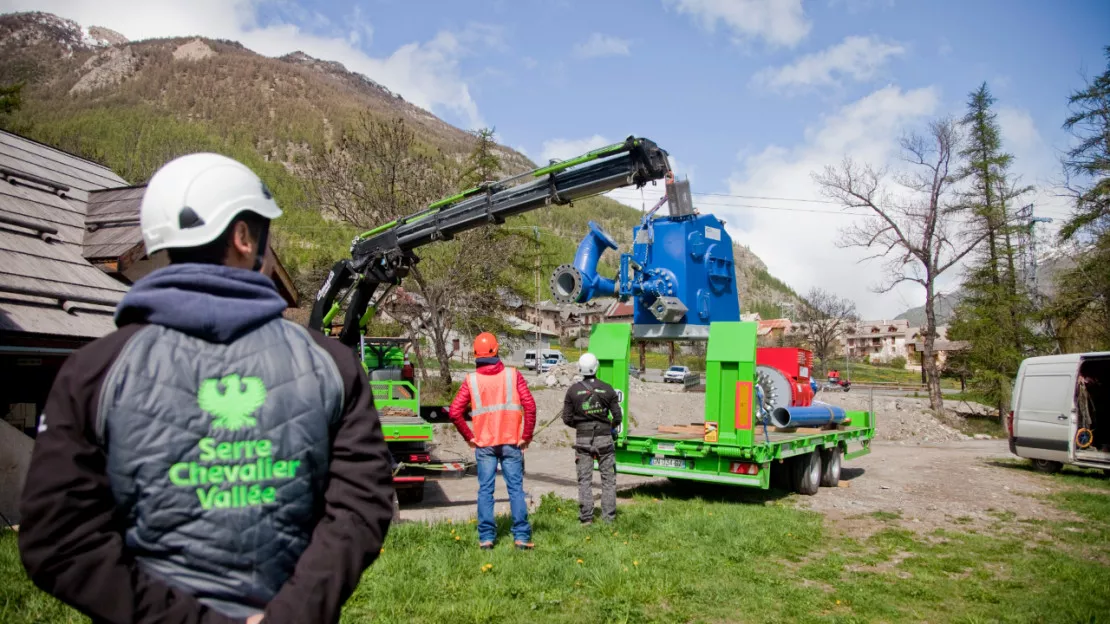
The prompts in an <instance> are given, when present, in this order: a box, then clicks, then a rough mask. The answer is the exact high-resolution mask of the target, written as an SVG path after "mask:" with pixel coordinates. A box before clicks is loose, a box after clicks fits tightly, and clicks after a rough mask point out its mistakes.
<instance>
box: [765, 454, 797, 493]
mask: <svg viewBox="0 0 1110 624" xmlns="http://www.w3.org/2000/svg"><path fill="white" fill-rule="evenodd" d="M794 459H795V458H793V457H787V458H786V459H785V460H783V462H782V463H781V464H780V463H779V462H777V461H773V462H771V464H770V468H769V470H770V471H771V478H770V483H769V484H768V485H770V486H771V487H772V488H774V489H776V490H792V489H794V484H793V480H794V477H793V475H794Z"/></svg>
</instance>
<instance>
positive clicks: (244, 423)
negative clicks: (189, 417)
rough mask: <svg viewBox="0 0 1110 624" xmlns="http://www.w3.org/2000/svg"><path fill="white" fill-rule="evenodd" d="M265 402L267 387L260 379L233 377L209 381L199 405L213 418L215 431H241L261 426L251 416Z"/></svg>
mask: <svg viewBox="0 0 1110 624" xmlns="http://www.w3.org/2000/svg"><path fill="white" fill-rule="evenodd" d="M221 385H222V386H223V392H221V391H220V386H221ZM265 402H266V386H265V384H263V383H262V379H260V378H258V377H240V376H239V375H234V374H232V375H227V376H225V377H223V378H222V379H205V380H204V382H202V383H201V384H200V390H198V391H197V405H199V406H200V409H202V410H204V411H205V412H208V413H209V414H211V415H212V417H213V419H212V428H213V429H227V430H228V431H238V430H240V429H245V428H247V427H254V426H256V425H258V421H257V420H256V419H255V418H254V417H253V416H251V414H253V413H254V412H255V410H257V409H258V408H260V407H262V404H263V403H265Z"/></svg>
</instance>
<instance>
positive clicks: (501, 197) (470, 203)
mask: <svg viewBox="0 0 1110 624" xmlns="http://www.w3.org/2000/svg"><path fill="white" fill-rule="evenodd" d="M669 171H670V164H669V162H668V160H667V152H665V151H664V150H662V149H660V148H659V147H658V146H657V145H656V144H655V143H654V142H653V141H651V140H649V139H645V138H637V137H628V139H626V140H625V141H623V142H621V143H615V144H613V145H609V146H606V147H602V148H599V149H596V150H593V151H591V152H588V153H586V154H583V155H582V156H579V157H577V158H572V159H570V160H565V161H561V162H555V163H551V164H549V165H546V166H544V167H540V168H538V169H534V170H532V171H528V172H525V173H522V174H519V175H516V176H512V177H510V178H506V179H504V180H498V181H495V182H488V183H484V184H481V185H479V186H476V187H474V188H470V189H467V190H465V191H463V192H461V193H459V194H457V195H454V196H452V197H448V198H446V199H442V200H440V201H437V202H435V203H434V204H432V205H430V206H428V208H426V209H425V210H422V211H420V212H418V213H416V214H413V215H409V216H407V217H404V218H401V219H397V220H395V221H392V222H390V223H386V224H384V225H381V226H379V227H377V228H374V229H373V230H370V231H369V232H365V233H363V234H361V235H359V236H358V237H357V238H355V240H354V241H353V242H352V243H351V257H350V258H347V259H343V260H340V261H339V262H337V263H336V264H335V265H334V266H333V267H332V269H331V271H330V272H329V273H328V277H327V280H326V281H325V282H324V285H323V287H321V288H320V291H319V292H318V293H317V295H316V301H315V303H314V305H313V307H312V315H311V317H310V318H309V327H312V328H314V329H318V330H321V331H326V330H327V329H328V328H329V326H330V325H331V321H332V319H334V318H335V316H336V315H337V314H338V313H339V311H340V310H341V309H342V307H343V303H344V302H346V307H347V312H346V316H345V317H344V322H343V329H342V330H341V331H340V333H339V340H340V341H341V342H343V343H344V344H346V345H349V346H351V347H355V346H356V345H358V344H359V337H360V335H361V334H362V330H363V328H365V326H366V323H367V322H368V321H369V319H370V317H372V316H373V315H374V312H375V311H376V309H377V307H378V304H380V303H381V302H383V301H384V300H385V297H387V296H388V295H389V290H391V289H392V288H393V287H394V286H396V285H398V284H400V283H401V280H402V279H404V277H405V276H406V275H408V273H409V270H410V269H411V268H412V267H413V266H414V265H415V264H416V263H418V262H419V261H420V259H419V257H418V256H417V255H416V253H415V251H416V249H418V248H420V247H422V246H424V245H428V244H431V243H434V242H436V241H440V240H450V239H451V238H452V237H454V236H455V235H457V234H460V233H462V232H466V231H468V230H472V229H475V228H478V227H481V226H483V225H487V224H501V223H504V221H505V219H506V218H507V217H511V216H513V215H518V214H522V213H525V212H529V211H531V210H536V209H539V208H543V207H544V206H549V205H552V204H555V205H561V204H568V203H570V202H573V201H575V200H578V199H583V198H585V197H590V196H592V195H598V194H600V193H605V192H607V191H611V190H614V189H618V188H621V187H624V186H631V185H635V186H636V187H637V188H639V187H643V186H644V185H646V184H647V183H649V182H653V181H655V180H659V179H662V178H663V177H665V176H666V175H667V174H668V172H669ZM383 285H384V286H385V287H386V288H385V289H384V290H383V291H382V292H381V293H380V294H379V295H378V298H377V300H376V302H375V304H374V305H371V299H372V298H373V297H374V294H375V293H376V292H378V290H379V288H381V287H382V286H383ZM344 290H345V291H346V292H345V294H344V295H343V296H342V297H339V296H338V295H339V293H340V292H341V291H344Z"/></svg>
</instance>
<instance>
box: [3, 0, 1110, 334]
mask: <svg viewBox="0 0 1110 624" xmlns="http://www.w3.org/2000/svg"><path fill="white" fill-rule="evenodd" d="M32 8H38V9H41V10H46V11H51V12H54V13H57V14H59V15H61V16H63V17H69V18H71V19H75V20H76V21H78V22H79V23H81V24H83V25H85V26H88V25H101V26H107V27H109V28H113V29H115V30H118V31H120V32H121V33H123V34H124V35H125V36H127V37H129V38H131V39H142V38H147V37H153V36H170V35H176V36H181V35H190V34H199V35H205V36H211V37H222V38H228V39H236V40H239V41H241V42H243V43H244V45H246V46H247V47H249V48H251V49H254V50H256V51H258V52H260V53H263V54H269V55H278V54H283V53H286V52H290V51H293V50H296V49H301V50H304V51H305V52H307V53H309V54H311V55H313V56H317V57H320V58H325V59H329V60H338V61H340V62H342V63H344V64H346V65H347V66H348V67H349V68H350V69H353V70H356V71H360V72H363V73H366V74H367V75H369V76H370V77H372V78H374V79H376V80H378V81H379V82H381V83H383V84H385V85H386V86H387V87H389V88H391V89H393V90H394V91H397V92H399V93H400V94H401V95H403V96H404V97H405V98H406V99H408V100H410V101H412V102H414V103H416V104H418V105H421V106H424V107H425V108H428V109H430V110H432V111H433V112H434V113H436V114H437V115H439V116H441V117H443V118H444V119H446V120H447V121H449V122H451V123H454V124H456V125H459V126H462V127H477V126H480V125H488V126H494V127H496V129H497V133H498V136H499V139H500V140H501V141H502V142H503V143H505V144H507V145H510V146H512V147H515V148H518V149H520V150H522V151H524V152H525V153H526V154H528V155H529V156H530V157H531V158H532V159H533V160H535V161H537V162H539V161H541V160H543V159H545V158H548V157H560V158H562V157H568V156H572V155H574V154H576V153H578V152H580V151H584V150H585V149H589V148H592V147H595V146H597V145H598V144H601V143H604V142H612V141H616V140H619V139H621V138H623V137H624V136H627V135H628V134H629V133H635V134H639V135H642V136H647V137H649V138H652V139H654V140H656V141H657V142H658V143H659V144H660V145H662V146H663V147H665V148H666V149H667V150H668V151H670V152H671V154H672V155H673V157H674V160H675V161H676V164H677V168H678V170H679V173H680V174H682V173H686V174H688V175H689V176H690V178H691V181H692V183H693V186H694V190H695V191H696V192H701V193H720V194H726V195H732V196H737V195H739V196H743V197H722V196H699V197H698V199H699V200H700V201H702V209H703V211H712V212H715V213H717V214H718V215H719V216H721V217H722V218H724V219H725V220H726V221H727V223H728V224H729V229H730V232H731V233H732V235H733V237H734V239H736V240H738V241H739V242H741V243H743V244H745V245H748V246H750V247H751V248H752V249H753V250H754V251H755V252H756V253H757V254H758V255H760V257H762V258H763V259H764V260H765V261H766V262H767V263H768V265H769V267H770V269H771V272H772V273H774V274H775V275H777V276H779V277H781V278H783V279H784V280H786V281H787V282H788V283H789V284H790V285H791V286H793V287H794V288H795V289H797V290H798V291H800V292H804V291H806V290H808V289H809V288H810V287H811V286H822V287H825V288H828V289H830V290H834V291H836V292H838V293H839V294H841V295H844V296H849V297H851V298H852V299H854V300H855V301H856V302H857V305H858V306H859V308H860V310H861V313H863V314H864V315H866V316H869V317H876V318H882V317H884V316H886V317H889V316H893V315H895V314H897V313H899V312H901V311H902V310H903V309H904V308H906V307H908V306H909V305H917V304H919V303H920V302H921V301H922V299H923V295H922V294H921V293H920V292H919V289H914V288H909V287H903V288H900V289H899V290H897V291H895V292H894V293H891V294H887V295H883V296H878V295H875V294H873V293H872V292H871V290H870V288H871V287H872V286H875V285H877V284H878V283H879V282H881V280H882V277H883V276H882V273H881V269H880V267H879V265H877V264H875V263H863V264H860V263H859V262H858V261H859V260H860V258H862V256H863V253H862V252H860V250H852V249H841V248H839V247H837V245H836V241H837V239H838V238H839V235H838V234H837V231H838V229H839V228H841V227H843V226H845V225H846V224H847V223H848V222H850V221H851V219H852V217H850V216H845V215H843V214H839V213H838V212H837V211H838V209H837V207H836V206H834V205H831V204H826V203H819V202H820V201H821V200H823V199H824V198H823V196H822V195H820V193H819V190H818V188H817V186H816V185H815V183H814V182H813V180H812V178H811V175H810V174H811V173H812V172H814V171H819V170H820V169H821V168H822V167H823V166H824V165H825V164H835V163H836V162H838V161H839V160H840V159H841V158H842V157H843V156H844V155H845V154H850V155H853V156H854V157H855V158H857V159H859V160H862V161H865V162H870V163H873V164H876V165H884V164H895V165H896V164H897V163H898V160H897V139H898V137H899V136H901V134H902V133H903V132H904V131H905V130H907V129H910V130H912V129H918V128H921V127H922V125H923V124H924V123H925V122H927V121H928V120H930V119H933V118H936V117H938V116H941V115H946V114H956V115H959V114H960V113H961V112H962V109H963V105H964V102H965V100H966V96H967V93H968V92H969V91H970V90H972V89H974V88H975V87H977V86H978V85H979V83H981V82H982V81H984V80H985V81H987V83H988V84H989V86H990V88H991V89H992V91H993V92H994V94H995V96H996V97H997V98H998V103H997V106H998V111H999V120H1000V122H1001V123H1002V126H1003V133H1004V140H1005V141H1006V147H1007V149H1008V150H1010V151H1011V152H1012V153H1014V155H1015V156H1016V157H1017V160H1016V163H1015V167H1014V170H1015V173H1018V174H1020V175H1021V176H1022V178H1023V180H1024V181H1025V182H1027V183H1031V184H1037V185H1038V187H1039V189H1038V192H1037V193H1035V194H1032V195H1030V198H1029V201H1031V202H1033V203H1035V205H1036V206H1037V210H1038V212H1039V213H1040V214H1042V215H1046V216H1051V217H1054V218H1056V219H1057V222H1058V221H1059V218H1060V217H1063V216H1065V213H1066V211H1067V204H1066V203H1064V202H1062V200H1060V199H1059V198H1057V197H1055V196H1054V195H1055V194H1054V192H1053V189H1052V184H1053V182H1055V181H1056V180H1057V179H1058V178H1059V167H1058V165H1057V156H1058V152H1059V150H1060V149H1062V148H1064V147H1066V145H1067V142H1068V137H1067V135H1066V134H1065V133H1064V132H1063V131H1062V130H1061V129H1060V126H1061V123H1062V122H1063V119H1064V117H1065V116H1066V114H1067V107H1066V97H1067V94H1068V93H1069V92H1070V91H1072V90H1074V89H1076V88H1078V87H1080V86H1081V85H1082V78H1081V72H1082V71H1084V70H1085V71H1086V72H1087V73H1088V74H1090V75H1093V74H1097V73H1100V72H1101V71H1103V70H1104V69H1105V67H1106V60H1105V58H1104V56H1103V52H1102V49H1103V47H1104V46H1106V45H1110V2H1107V1H1106V0H1101V1H1098V0H1091V1H1080V0H1069V1H1068V2H1059V3H1049V2H1032V1H1010V2H955V1H948V0H938V1H931V2H922V1H916V2H911V1H909V0H813V1H803V0H638V1H633V0H625V1H608V0H607V1H604V2H602V1H593V2H590V1H570V0H548V1H545V2H541V1H531V0H515V1H510V0H488V1H485V2H451V1H440V2H422V1H417V0H408V1H405V0H363V1H358V2H353V1H346V0H345V1H339V2H322V1H317V0H312V1H309V0H304V1H301V2H294V1H292V0H233V1H231V2H227V1H223V0H188V1H186V0H149V1H147V2H142V3H138V2H123V1H118V0H103V1H101V2H96V3H92V2H77V1H74V0H0V9H2V10H4V11H8V10H28V9H32ZM613 196H614V197H615V198H618V199H620V200H622V201H625V202H627V203H630V204H632V205H637V206H639V205H640V203H641V202H640V201H639V200H638V198H639V197H640V195H639V193H633V192H630V191H622V192H618V193H614V194H613ZM753 197H760V198H772V199H752V198H753ZM650 199H651V197H650V193H649V197H648V198H647V200H646V201H650ZM796 200H809V201H796ZM814 200H816V201H814ZM806 211H810V212H806ZM814 211H815V212H814ZM957 279H958V275H956V274H953V275H951V276H949V277H948V278H947V279H946V280H945V282H944V286H945V287H946V288H948V289H951V288H954V287H955V285H956V281H957Z"/></svg>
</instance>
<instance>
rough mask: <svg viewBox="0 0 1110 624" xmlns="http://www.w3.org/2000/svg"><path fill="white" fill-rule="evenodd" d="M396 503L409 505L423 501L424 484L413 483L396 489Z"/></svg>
mask: <svg viewBox="0 0 1110 624" xmlns="http://www.w3.org/2000/svg"><path fill="white" fill-rule="evenodd" d="M396 493H397V502H398V503H405V504H406V505H410V504H412V503H419V502H421V501H423V500H424V483H423V482H420V483H413V484H410V485H405V487H401V488H397V490H396Z"/></svg>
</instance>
